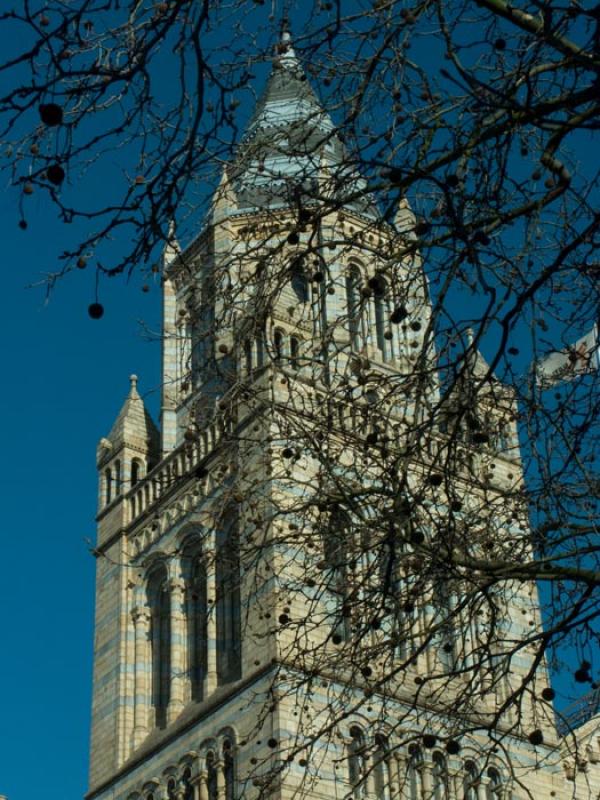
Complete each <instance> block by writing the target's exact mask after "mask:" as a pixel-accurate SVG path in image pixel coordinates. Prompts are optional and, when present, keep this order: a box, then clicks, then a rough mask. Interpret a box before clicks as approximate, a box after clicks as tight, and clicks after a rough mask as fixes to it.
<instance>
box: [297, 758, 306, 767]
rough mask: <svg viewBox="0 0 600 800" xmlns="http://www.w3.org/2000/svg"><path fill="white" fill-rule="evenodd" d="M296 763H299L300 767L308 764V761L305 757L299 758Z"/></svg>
mask: <svg viewBox="0 0 600 800" xmlns="http://www.w3.org/2000/svg"><path fill="white" fill-rule="evenodd" d="M298 764H300V766H301V767H305V766H306V765H307V764H308V761H307V760H306V759H305V758H299V759H298Z"/></svg>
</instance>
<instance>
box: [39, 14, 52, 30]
mask: <svg viewBox="0 0 600 800" xmlns="http://www.w3.org/2000/svg"><path fill="white" fill-rule="evenodd" d="M40 25H41V26H42V28H46V27H47V26H48V25H50V18H49V17H47V16H46V15H45V14H42V16H41V17H40Z"/></svg>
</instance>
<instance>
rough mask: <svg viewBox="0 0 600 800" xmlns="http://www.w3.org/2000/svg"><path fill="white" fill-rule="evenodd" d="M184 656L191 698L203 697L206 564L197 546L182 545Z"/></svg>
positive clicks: (198, 698) (205, 633)
mask: <svg viewBox="0 0 600 800" xmlns="http://www.w3.org/2000/svg"><path fill="white" fill-rule="evenodd" d="M184 564H185V568H186V569H185V577H186V616H187V656H188V664H187V667H188V675H189V678H190V687H191V696H192V700H202V690H203V682H204V676H205V674H206V661H207V646H208V645H207V630H206V623H207V598H206V565H205V561H204V558H203V556H202V553H201V552H200V551H199V548H198V546H197V545H196V546H194V545H191V546H190V547H188V548H186V549H184Z"/></svg>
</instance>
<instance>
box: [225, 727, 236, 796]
mask: <svg viewBox="0 0 600 800" xmlns="http://www.w3.org/2000/svg"><path fill="white" fill-rule="evenodd" d="M223 774H224V777H225V800H234V797H235V761H234V757H233V748H232V747H231V742H230V741H229V739H226V740H225V741H224V742H223Z"/></svg>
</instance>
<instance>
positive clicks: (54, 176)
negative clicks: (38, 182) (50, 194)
mask: <svg viewBox="0 0 600 800" xmlns="http://www.w3.org/2000/svg"><path fill="white" fill-rule="evenodd" d="M46 177H47V178H48V180H49V181H50V183H53V184H54V185H55V186H60V185H61V183H62V182H63V181H64V179H65V171H64V169H63V168H62V167H61V165H60V164H50V166H49V167H48V169H47V170H46Z"/></svg>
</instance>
